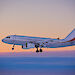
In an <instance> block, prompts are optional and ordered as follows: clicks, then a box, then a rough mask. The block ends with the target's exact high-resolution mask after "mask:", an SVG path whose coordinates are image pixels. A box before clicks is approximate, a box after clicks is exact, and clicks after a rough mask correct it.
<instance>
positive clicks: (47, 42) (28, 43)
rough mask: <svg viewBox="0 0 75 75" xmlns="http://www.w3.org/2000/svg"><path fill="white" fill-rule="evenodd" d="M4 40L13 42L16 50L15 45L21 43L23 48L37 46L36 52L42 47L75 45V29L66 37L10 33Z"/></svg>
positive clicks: (8, 42)
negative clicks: (55, 37)
mask: <svg viewBox="0 0 75 75" xmlns="http://www.w3.org/2000/svg"><path fill="white" fill-rule="evenodd" d="M2 42H4V43H7V44H12V45H13V47H12V50H14V47H15V45H21V47H22V49H30V48H36V52H42V48H60V47H67V46H74V45H75V29H73V30H72V32H71V33H70V34H69V35H68V36H67V37H66V38H65V39H60V38H57V39H52V38H43V37H32V36H21V35H9V36H7V37H5V38H4V39H2ZM39 48H40V49H39Z"/></svg>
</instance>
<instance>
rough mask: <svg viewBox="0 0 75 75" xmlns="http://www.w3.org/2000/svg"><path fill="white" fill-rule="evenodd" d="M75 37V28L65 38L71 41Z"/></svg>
mask: <svg viewBox="0 0 75 75" xmlns="http://www.w3.org/2000/svg"><path fill="white" fill-rule="evenodd" d="M74 38H75V29H73V30H72V32H71V33H70V34H69V35H68V36H67V37H66V38H65V39H64V40H66V41H69V40H72V39H74Z"/></svg>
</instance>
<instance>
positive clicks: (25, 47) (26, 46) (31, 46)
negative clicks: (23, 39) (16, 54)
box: [22, 43, 35, 49]
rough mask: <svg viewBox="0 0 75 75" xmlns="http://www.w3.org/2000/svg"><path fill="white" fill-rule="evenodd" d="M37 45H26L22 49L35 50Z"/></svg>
mask: <svg viewBox="0 0 75 75" xmlns="http://www.w3.org/2000/svg"><path fill="white" fill-rule="evenodd" d="M34 47H35V45H34V44H31V43H26V44H25V45H23V46H22V49H30V48H34Z"/></svg>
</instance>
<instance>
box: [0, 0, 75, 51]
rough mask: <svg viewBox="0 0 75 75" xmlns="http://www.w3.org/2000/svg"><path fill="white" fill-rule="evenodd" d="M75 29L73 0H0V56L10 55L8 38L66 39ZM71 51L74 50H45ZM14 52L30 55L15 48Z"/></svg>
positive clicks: (74, 5)
mask: <svg viewBox="0 0 75 75" xmlns="http://www.w3.org/2000/svg"><path fill="white" fill-rule="evenodd" d="M74 28H75V0H0V52H12V50H11V48H12V45H8V44H4V43H2V42H1V40H2V39H3V38H4V37H6V36H8V35H13V34H16V35H25V36H36V37H48V38H58V37H59V38H61V39H62V38H65V37H66V36H67V35H68V34H69V33H70V32H71V31H72V30H73V29H74ZM44 50H47V51H66V50H67V51H70V50H71V51H72V50H75V46H72V47H65V48H56V49H51V48H49V49H44ZM15 51H16V52H23V51H32V52H34V51H35V49H29V50H23V49H21V47H20V46H16V47H15Z"/></svg>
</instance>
